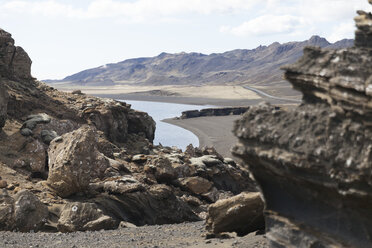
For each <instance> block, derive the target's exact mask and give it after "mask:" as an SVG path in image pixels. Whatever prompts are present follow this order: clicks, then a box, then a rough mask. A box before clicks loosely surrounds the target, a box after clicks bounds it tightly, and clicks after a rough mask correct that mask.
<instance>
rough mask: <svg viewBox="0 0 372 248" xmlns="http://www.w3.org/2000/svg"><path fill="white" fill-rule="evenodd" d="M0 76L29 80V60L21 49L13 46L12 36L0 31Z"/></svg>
mask: <svg viewBox="0 0 372 248" xmlns="http://www.w3.org/2000/svg"><path fill="white" fill-rule="evenodd" d="M0 44H1V45H0V76H2V77H6V78H11V79H18V80H25V79H26V80H27V79H31V78H32V77H31V63H32V62H31V59H30V57H29V56H28V55H27V53H26V52H25V51H24V50H23V48H22V47H16V46H14V39H13V38H12V35H11V34H9V33H7V32H5V31H4V30H2V29H0Z"/></svg>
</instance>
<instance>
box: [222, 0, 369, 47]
mask: <svg viewBox="0 0 372 248" xmlns="http://www.w3.org/2000/svg"><path fill="white" fill-rule="evenodd" d="M257 9H258V10H259V11H257V13H255V14H256V17H253V18H252V19H248V20H247V21H245V22H243V23H241V24H239V25H235V26H233V25H224V26H222V27H221V28H220V32H222V33H227V34H232V35H235V36H251V35H256V36H265V35H275V34H288V35H291V36H296V35H299V36H303V35H305V34H306V35H308V36H310V35H312V34H323V35H324V34H325V31H324V30H325V29H328V30H332V33H331V35H329V39H330V40H333V41H334V40H339V39H341V38H345V37H352V34H353V30H354V26H353V22H352V19H353V17H354V16H355V15H356V13H355V12H356V10H358V9H363V10H367V11H371V10H372V7H371V5H370V4H368V2H367V1H366V0H353V1H350V0H312V1H298V0H262V1H261V4H260V6H259V7H258V8H257ZM267 13H270V14H269V15H268V14H267ZM257 15H258V16H257ZM310 32H314V33H312V34H310Z"/></svg>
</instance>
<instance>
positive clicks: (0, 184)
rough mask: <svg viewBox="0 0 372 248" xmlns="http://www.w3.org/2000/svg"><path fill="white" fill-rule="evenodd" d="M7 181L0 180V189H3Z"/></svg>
mask: <svg viewBox="0 0 372 248" xmlns="http://www.w3.org/2000/svg"><path fill="white" fill-rule="evenodd" d="M7 186H8V183H7V182H6V181H5V180H0V189H5V188H6V187H7Z"/></svg>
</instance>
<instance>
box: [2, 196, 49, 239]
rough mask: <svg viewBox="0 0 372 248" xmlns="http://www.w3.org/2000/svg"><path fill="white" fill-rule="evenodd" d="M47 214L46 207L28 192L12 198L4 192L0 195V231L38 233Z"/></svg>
mask: <svg viewBox="0 0 372 248" xmlns="http://www.w3.org/2000/svg"><path fill="white" fill-rule="evenodd" d="M48 214H49V212H48V208H47V206H45V205H44V204H43V203H42V202H40V200H39V199H38V198H37V197H36V196H35V195H34V194H32V193H31V192H30V191H28V190H21V191H19V192H18V193H17V194H16V195H15V196H14V198H12V197H10V196H9V195H8V194H7V192H6V191H5V190H4V191H3V192H2V193H1V194H0V230H9V231H13V230H15V231H21V232H29V231H38V230H40V228H42V227H43V226H44V224H45V223H46V221H47V218H48Z"/></svg>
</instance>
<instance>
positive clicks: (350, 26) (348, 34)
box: [327, 21, 355, 42]
mask: <svg viewBox="0 0 372 248" xmlns="http://www.w3.org/2000/svg"><path fill="white" fill-rule="evenodd" d="M354 30H355V24H354V23H353V22H352V21H350V22H345V23H341V24H339V25H338V26H336V27H334V28H333V30H332V32H331V34H330V35H329V36H328V37H327V40H329V41H330V42H335V41H339V40H341V39H345V38H349V39H350V38H353V34H354Z"/></svg>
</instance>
